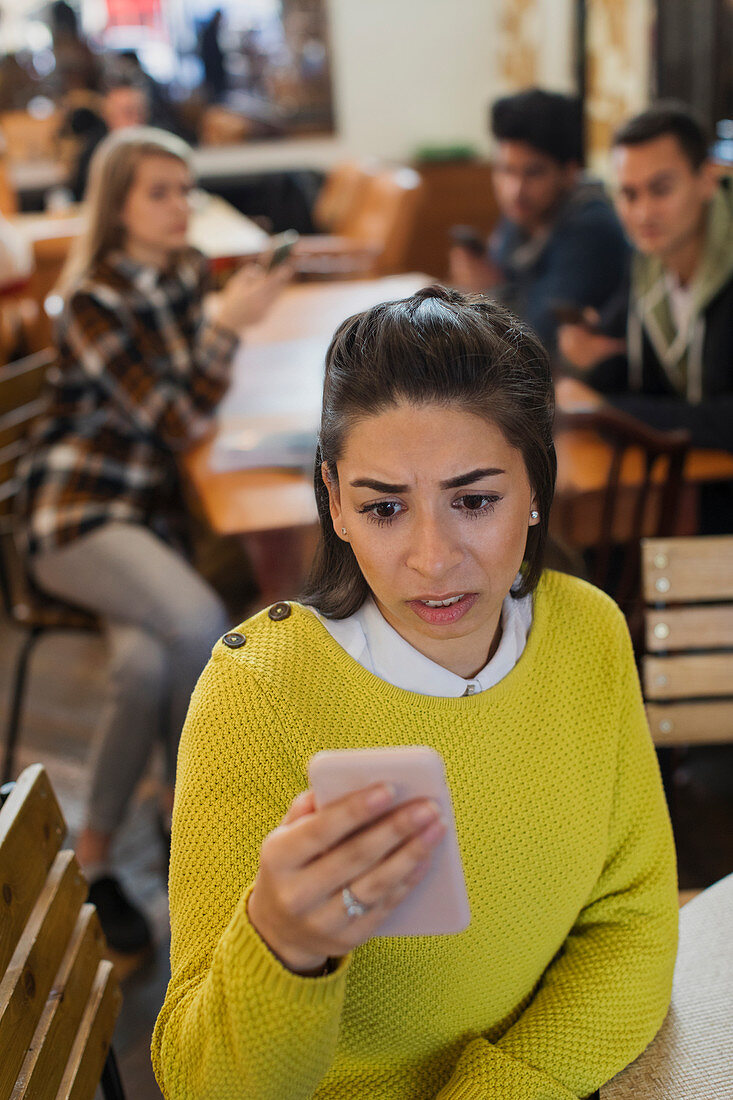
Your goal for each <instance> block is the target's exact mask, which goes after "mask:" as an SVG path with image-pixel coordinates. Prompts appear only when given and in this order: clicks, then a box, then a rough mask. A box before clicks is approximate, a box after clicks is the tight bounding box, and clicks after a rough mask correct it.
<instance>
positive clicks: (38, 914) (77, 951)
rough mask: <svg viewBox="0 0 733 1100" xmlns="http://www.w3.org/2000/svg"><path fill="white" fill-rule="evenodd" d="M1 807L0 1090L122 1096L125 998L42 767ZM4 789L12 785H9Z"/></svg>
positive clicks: (15, 1095) (83, 1097)
mask: <svg viewBox="0 0 733 1100" xmlns="http://www.w3.org/2000/svg"><path fill="white" fill-rule="evenodd" d="M7 787H11V788H12V789H11V790H9V792H7V796H6V798H5V801H4V804H3V805H2V808H0V891H1V893H2V909H3V920H2V925H0V976H1V977H0V1051H2V1057H1V1058H0V1097H2V1100H92V1098H93V1097H94V1095H95V1093H96V1090H97V1086H98V1084H99V1083H100V1079H101V1084H102V1092H103V1094H104V1097H105V1100H124V1091H123V1089H122V1084H121V1082H120V1078H119V1074H118V1072H117V1066H116V1063H115V1059H114V1054H113V1053H112V1049H111V1046H110V1044H111V1040H112V1033H113V1031H114V1026H115V1021H116V1019H117V1015H118V1013H119V1010H120V1006H121V1003H122V997H121V993H120V988H119V984H118V982H117V979H116V977H115V975H114V972H113V968H112V963H111V962H109V961H108V960H107V959H105V957H104V954H105V950H106V944H105V939H104V935H103V933H102V930H101V928H100V926H99V921H98V919H97V913H96V910H95V908H94V906H93V905H90V904H87V903H86V897H87V884H86V882H85V881H84V878H83V876H82V873H81V870H80V868H79V865H78V863H77V862H76V859H75V857H74V853H73V852H71V851H66V850H64V851H62V850H60V849H61V844H62V841H63V838H64V836H65V834H66V823H65V822H64V819H63V816H62V813H61V810H60V809H59V805H58V802H57V801H56V798H55V796H54V792H53V789H52V787H51V784H50V782H49V780H48V776H47V775H46V772H45V770H44V768H43V765H41V764H32V765H31V766H30V767H29V768H26V769H25V771H24V772H23V774H22V775H21V776H20V778H19V779H18V782H17V783H14V784H8V785H7ZM3 790H4V791H6V788H3Z"/></svg>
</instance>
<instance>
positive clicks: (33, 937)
mask: <svg viewBox="0 0 733 1100" xmlns="http://www.w3.org/2000/svg"><path fill="white" fill-rule="evenodd" d="M86 893H87V884H86V882H85V881H84V879H83V877H82V875H81V872H80V870H79V864H78V863H77V862H76V858H75V856H74V853H73V852H70V851H63V852H59V853H58V855H57V856H56V859H55V860H54V862H53V864H52V866H51V870H50V871H49V873H48V876H47V878H46V882H45V884H44V887H43V889H42V890H41V893H40V894H39V897H38V901H37V902H36V904H35V906H34V908H33V912H32V913H31V915H30V917H29V919H28V923H27V924H26V926H25V928H24V930H23V933H22V935H21V937H20V940H19V941H18V946H17V947H16V949H15V951H14V952H13V957H12V958H11V960H10V962H9V963H8V967H7V970H6V971H5V975H4V977H3V979H2V982H0V1051H2V1052H3V1057H2V1060H1V1061H0V1100H7V1098H8V1097H9V1096H10V1094H11V1092H12V1090H13V1086H14V1084H15V1081H16V1078H17V1076H18V1072H19V1070H20V1068H21V1066H22V1064H23V1060H24V1058H25V1054H26V1051H27V1050H28V1045H29V1043H30V1041H31V1039H32V1037H33V1033H34V1031H35V1029H36V1026H37V1024H38V1021H39V1019H40V1017H41V1013H42V1012H43V1007H44V1005H45V1003H46V997H47V996H48V993H49V990H50V989H51V985H52V983H53V979H54V978H55V976H56V973H57V971H58V968H59V964H60V963H61V959H62V957H63V955H64V952H65V950H66V944H67V941H68V939H69V936H70V935H71V932H72V929H73V927H74V925H75V923H76V919H77V916H78V914H79V910H80V908H81V906H82V904H83V903H84V900H85V898H86Z"/></svg>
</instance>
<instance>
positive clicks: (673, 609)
mask: <svg viewBox="0 0 733 1100" xmlns="http://www.w3.org/2000/svg"><path fill="white" fill-rule="evenodd" d="M642 573H643V591H644V600H645V603H646V605H647V609H646V614H645V633H646V646H645V647H646V655H645V657H644V662H643V682H644V696H645V698H646V701H647V715H648V718H649V726H650V728H651V732H652V737H653V738H654V742H655V744H657V745H660V746H674V745H689V744H692V743H698V744H715V743H721V742H733V535H708V536H701V537H697V538H670V539H666V538H660V539H644V540H643V541H642Z"/></svg>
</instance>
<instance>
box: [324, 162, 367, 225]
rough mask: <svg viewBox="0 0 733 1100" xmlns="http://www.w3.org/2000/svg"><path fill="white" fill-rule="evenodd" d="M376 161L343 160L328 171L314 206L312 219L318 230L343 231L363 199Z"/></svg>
mask: <svg viewBox="0 0 733 1100" xmlns="http://www.w3.org/2000/svg"><path fill="white" fill-rule="evenodd" d="M375 172H376V164H375V163H372V162H369V161H363V160H343V161H341V162H340V163H339V164H337V165H335V167H334V168H332V169H331V171H330V172H329V173H328V176H327V177H326V181H325V183H324V184H323V187H322V188H321V190H320V191H319V193H318V197H317V198H316V201H315V204H314V206H313V222H314V224H315V225H316V226H317V227H318V229H319V230H320V231H321V233H342V232H343V231H344V229H345V228H346V227H347V226H348V224H349V221H350V220H351V219H352V218H353V216H354V214H355V212H356V210H357V209H358V207H359V205H360V203H361V202H362V199H363V196H364V192H365V190H366V188H367V186H368V184H369V181H370V179H371V177H372V176H373V175H374V174H375Z"/></svg>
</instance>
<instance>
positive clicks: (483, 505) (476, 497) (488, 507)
mask: <svg viewBox="0 0 733 1100" xmlns="http://www.w3.org/2000/svg"><path fill="white" fill-rule="evenodd" d="M498 500H499V497H497V496H489V495H488V494H487V493H466V494H465V496H462V497H459V498H458V500H456V501H455V502H454V506H455V507H457V508H462V509H463V510H464V511H466V512H467V513H468V514H469V515H471V516H478V515H483V514H484V513H486V512H492V511H493V509H494V505H495V504H496V502H497V501H498Z"/></svg>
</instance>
